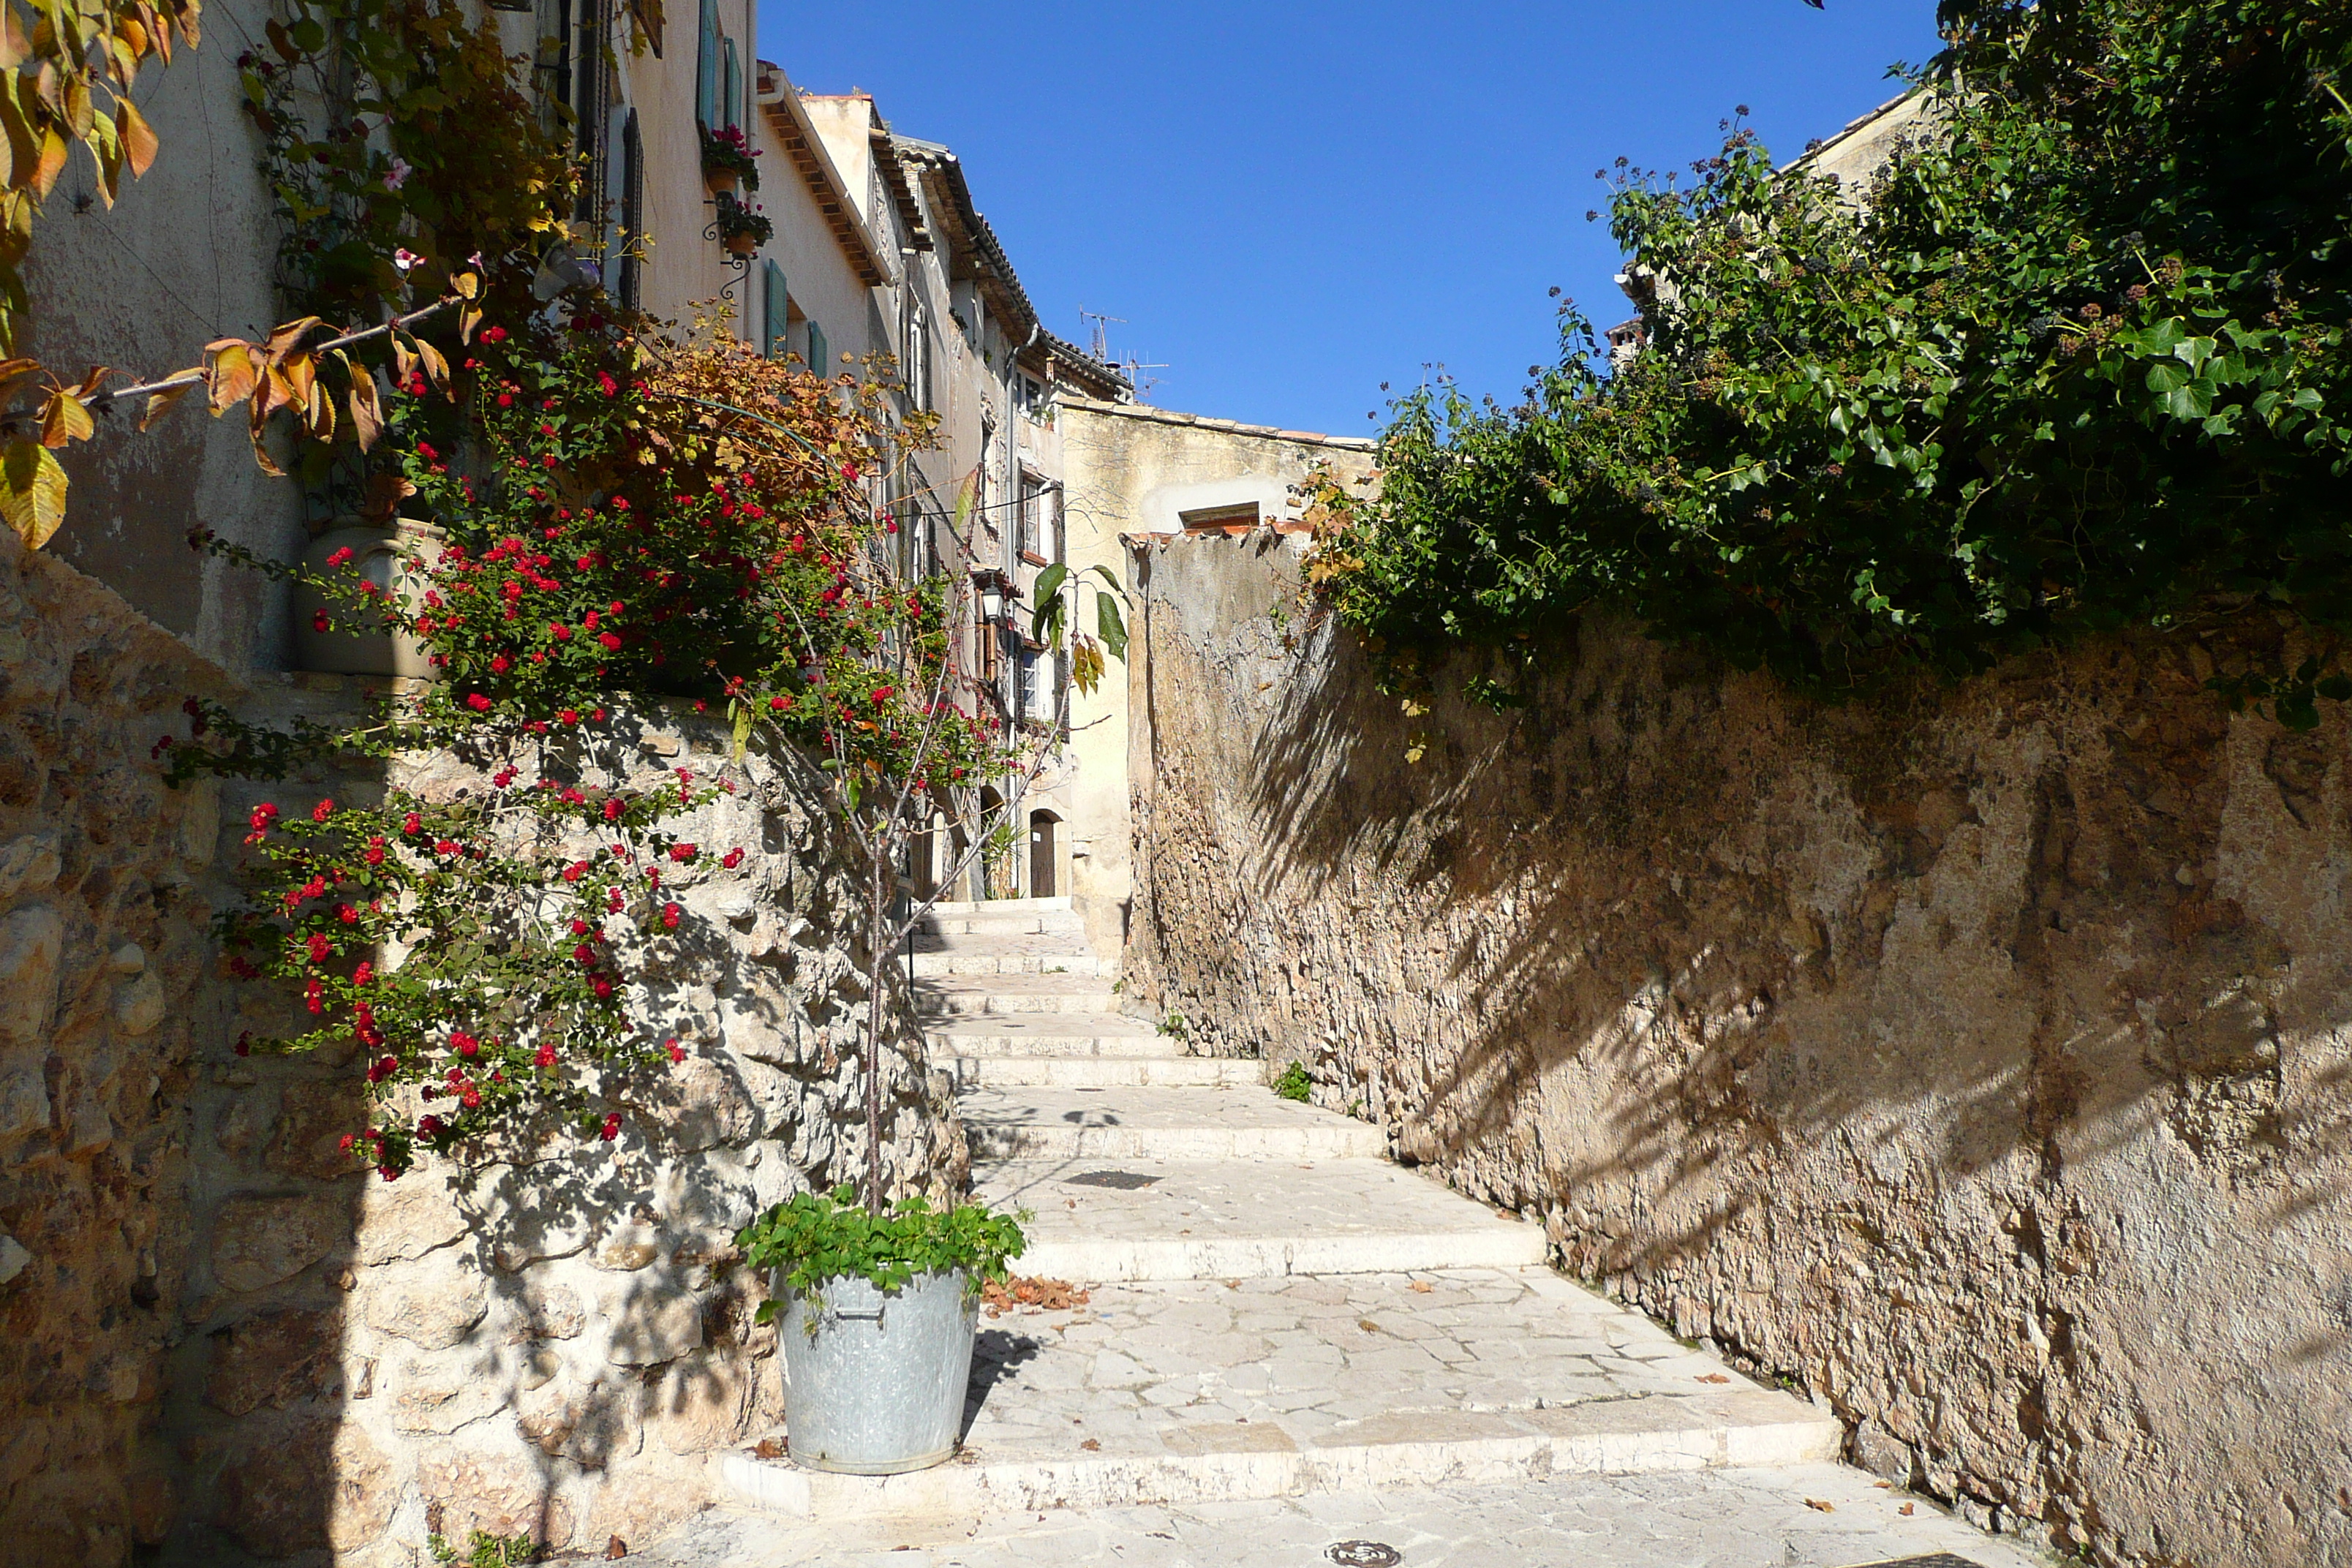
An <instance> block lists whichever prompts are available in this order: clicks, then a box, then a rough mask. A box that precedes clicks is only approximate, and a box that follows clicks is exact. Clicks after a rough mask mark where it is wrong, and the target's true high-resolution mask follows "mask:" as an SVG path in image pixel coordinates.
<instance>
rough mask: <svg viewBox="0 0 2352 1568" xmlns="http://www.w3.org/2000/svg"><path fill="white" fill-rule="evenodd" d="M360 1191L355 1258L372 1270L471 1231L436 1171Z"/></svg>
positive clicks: (442, 1173) (443, 1174)
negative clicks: (357, 1240)
mask: <svg viewBox="0 0 2352 1568" xmlns="http://www.w3.org/2000/svg"><path fill="white" fill-rule="evenodd" d="M287 1142H288V1140H286V1139H283V1138H281V1139H280V1140H279V1144H280V1145H281V1146H283V1145H285V1144H286V1143H287ZM329 1146H330V1147H332V1145H331V1144H330V1145H329ZM360 1190H361V1198H360V1223H359V1256H360V1262H361V1263H362V1264H364V1265H366V1266H368V1267H370V1268H373V1267H374V1266H375V1265H376V1264H379V1263H396V1262H401V1261H404V1260H405V1259H408V1258H422V1257H424V1256H425V1254H426V1253H428V1252H432V1251H435V1250H436V1249H437V1248H440V1247H446V1246H448V1245H449V1244H450V1243H451V1242H453V1241H456V1240H457V1239H458V1238H459V1237H462V1236H464V1235H466V1233H467V1230H468V1229H470V1228H471V1226H470V1223H469V1221H468V1220H467V1216H466V1215H465V1212H464V1211H463V1210H461V1209H460V1208H459V1207H458V1206H457V1195H456V1194H455V1192H454V1191H453V1190H452V1189H451V1187H450V1184H449V1176H448V1173H447V1171H446V1168H444V1167H442V1166H440V1165H436V1164H426V1165H423V1166H420V1167H418V1168H417V1169H415V1170H414V1171H411V1172H409V1173H408V1174H406V1175H404V1176H403V1177H401V1178H400V1180H398V1181H396V1182H382V1181H370V1182H369V1183H367V1184H366V1185H364V1186H363V1187H362V1188H361V1189H360Z"/></svg>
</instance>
